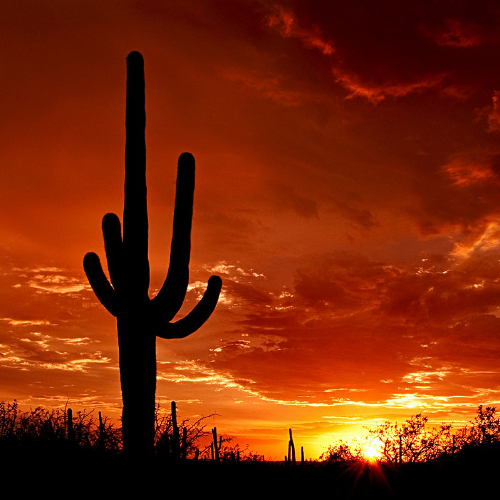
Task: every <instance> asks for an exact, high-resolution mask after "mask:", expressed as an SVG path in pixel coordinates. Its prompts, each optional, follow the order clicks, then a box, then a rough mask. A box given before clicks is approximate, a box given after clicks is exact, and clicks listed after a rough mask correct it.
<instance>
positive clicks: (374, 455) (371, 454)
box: [363, 444, 381, 463]
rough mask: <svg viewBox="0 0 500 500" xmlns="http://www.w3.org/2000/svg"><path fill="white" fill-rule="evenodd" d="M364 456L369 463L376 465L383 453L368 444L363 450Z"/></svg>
mask: <svg viewBox="0 0 500 500" xmlns="http://www.w3.org/2000/svg"><path fill="white" fill-rule="evenodd" d="M363 456H364V457H365V459H366V460H367V461H368V462H370V463H375V462H377V461H378V460H379V459H380V457H381V453H380V450H379V449H378V448H377V447H375V446H373V445H371V444H368V445H366V446H365V447H364V448H363Z"/></svg>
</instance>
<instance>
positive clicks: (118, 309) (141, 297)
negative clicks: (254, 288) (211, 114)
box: [84, 52, 222, 455]
mask: <svg viewBox="0 0 500 500" xmlns="http://www.w3.org/2000/svg"><path fill="white" fill-rule="evenodd" d="M125 121H126V141H125V201H124V208H123V235H122V228H121V224H120V220H119V218H118V217H117V216H116V215H115V214H106V215H105V216H104V218H103V221H102V231H103V236H104V247H105V251H106V258H107V261H108V271H109V278H110V280H109V281H108V278H107V277H106V275H105V274H104V271H103V269H102V266H101V263H100V260H99V257H98V256H97V255H96V254H95V253H88V254H87V255H86V256H85V258H84V269H85V272H86V274H87V277H88V279H89V282H90V285H91V286H92V289H93V290H94V292H95V294H96V296H97V298H98V299H99V300H100V301H101V303H102V304H103V306H104V307H105V308H106V309H107V310H108V311H109V312H110V313H111V314H113V315H114V316H116V319H117V329H118V347H119V362H120V382H121V389H122V399H123V413H122V431H123V445H124V449H125V451H126V452H128V453H130V454H134V455H143V454H145V453H146V454H147V453H151V451H152V450H153V444H154V414H155V391H156V337H157V336H158V337H162V338H165V339H172V338H184V337H186V336H188V335H190V334H191V333H193V332H194V331H196V330H197V329H198V328H199V327H200V326H201V325H202V324H203V323H204V322H205V321H206V320H207V319H208V317H209V316H210V315H211V314H212V312H213V310H214V308H215V306H216V304H217V300H218V298H219V293H220V289H221V286H222V282H221V279H220V278H219V277H218V276H211V277H210V279H209V280H208V286H207V290H206V292H205V295H204V296H203V298H202V299H201V300H200V302H198V304H197V305H196V306H195V307H194V309H193V310H192V311H191V312H190V313H189V314H188V315H187V316H185V317H184V318H182V319H180V320H178V321H175V322H173V321H172V320H173V318H174V316H175V315H176V314H177V313H178V311H179V309H180V308H181V306H182V303H183V301H184V298H185V295H186V290H187V285H188V282H189V258H190V249H191V221H192V215H193V194H194V172H195V165H194V158H193V156H192V155H190V154H189V153H183V154H182V155H181V156H180V157H179V164H178V175H177V184H176V196H175V207H174V223H173V226H174V227H173V232H172V243H171V249H170V264H169V267H168V272H167V277H166V279H165V282H164V284H163V286H162V288H161V289H160V291H159V292H158V294H157V295H156V296H155V297H153V298H152V299H150V298H149V296H148V288H149V279H150V270H149V260H148V212H147V187H146V143H145V126H146V113H145V92H144V60H143V58H142V55H141V54H139V53H138V52H131V53H130V54H129V55H128V57H127V105H126V120H125Z"/></svg>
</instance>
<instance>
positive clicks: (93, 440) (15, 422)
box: [0, 401, 500, 498]
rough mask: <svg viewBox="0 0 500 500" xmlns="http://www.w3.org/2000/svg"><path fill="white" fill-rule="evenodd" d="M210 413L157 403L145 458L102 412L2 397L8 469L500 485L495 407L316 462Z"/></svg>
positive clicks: (419, 490)
mask: <svg viewBox="0 0 500 500" xmlns="http://www.w3.org/2000/svg"><path fill="white" fill-rule="evenodd" d="M210 417H212V415H207V416H203V417H197V418H194V419H190V418H179V416H178V414H177V407H176V404H175V402H172V404H171V407H170V408H169V409H164V408H160V407H159V406H157V407H156V411H155V439H154V454H153V455H152V456H151V457H149V459H147V460H145V459H144V458H141V460H140V461H137V460H136V459H135V460H131V457H130V456H129V455H127V454H126V453H124V452H123V442H122V429H121V427H120V426H119V425H117V423H116V422H112V421H111V420H110V419H109V418H107V417H106V416H104V415H102V413H101V412H96V411H95V410H92V411H77V412H73V411H72V410H71V409H70V408H69V407H66V408H56V409H51V410H49V409H46V408H43V407H37V408H33V409H30V410H28V411H21V410H20V408H19V405H18V403H17V401H13V402H0V459H1V462H2V465H3V468H2V469H1V470H2V471H3V472H4V474H5V475H6V476H9V477H13V474H17V473H22V474H25V473H26V472H29V474H31V475H32V476H33V477H36V476H37V475H38V478H39V481H44V480H47V478H50V477H51V474H53V473H54V471H57V474H58V475H60V476H61V477H62V478H64V480H65V481H68V482H73V481H78V480H81V475H82V474H83V472H82V471H84V470H85V471H87V472H86V473H85V474H87V475H89V474H90V476H89V477H93V476H92V474H94V473H97V472H96V471H98V472H99V474H100V475H101V476H102V481H103V483H102V484H107V485H108V486H109V487H110V488H111V487H112V488H115V487H118V488H120V487H123V488H127V487H128V485H129V484H130V481H132V480H134V481H138V482H140V484H141V487H148V485H149V486H152V485H153V484H154V481H153V478H154V477H161V476H165V477H170V478H173V479H175V480H179V481H187V482H189V481H192V484H191V486H190V487H191V488H192V489H193V491H194V490H199V491H204V488H205V487H206V485H207V484H210V482H211V481H215V482H216V483H218V482H220V483H221V484H226V485H227V486H228V487H229V486H230V485H231V486H232V487H233V486H234V485H235V484H237V485H240V486H241V485H245V488H248V489H249V491H250V490H255V491H257V490H259V489H263V490H265V491H269V492H272V491H274V492H275V493H277V494H278V493H279V492H280V491H281V492H283V491H286V492H289V493H294V492H303V493H308V492H309V493H311V494H312V493H314V492H315V491H321V490H322V489H323V488H325V487H329V488H331V489H332V491H333V490H335V491H336V492H337V497H338V498H368V497H367V495H370V498H416V497H419V496H421V495H422V494H424V493H425V495H426V498H441V497H443V496H445V497H446V495H456V494H457V493H458V492H459V493H463V492H465V491H469V490H471V491H472V490H473V489H474V491H481V488H483V487H484V488H485V487H486V486H487V485H489V484H490V483H491V482H492V481H494V477H496V476H495V471H496V470H497V467H498V465H500V460H499V457H500V417H499V416H498V415H497V412H496V408H495V407H493V406H486V407H484V406H479V407H478V409H477V413H476V415H475V417H474V418H473V419H472V420H471V421H470V422H469V423H468V424H467V425H465V426H462V427H457V428H455V427H453V426H452V425H450V424H440V425H437V426H435V425H430V424H429V421H428V417H426V416H423V415H421V414H417V415H413V416H411V417H410V418H408V419H407V420H406V421H405V422H403V423H397V422H385V423H383V424H380V425H378V426H377V427H375V428H370V429H365V435H364V436H360V438H359V439H358V440H357V441H353V442H343V441H335V442H333V443H331V444H330V445H329V446H328V449H327V450H326V451H325V452H324V453H323V454H322V456H321V457H319V458H318V459H316V460H311V459H308V460H304V450H303V447H302V446H300V448H299V447H298V446H297V450H298V449H300V450H301V452H300V455H299V453H297V455H298V456H297V458H295V453H294V450H295V443H294V442H293V441H294V438H293V436H292V432H291V431H290V430H289V431H288V433H289V442H288V454H284V459H283V460H280V461H269V460H266V459H265V457H263V456H262V455H260V454H259V453H256V452H254V451H251V450H249V448H248V446H241V445H240V444H239V443H237V442H235V439H233V438H231V437H230V436H227V435H224V434H223V433H220V432H219V431H218V430H217V429H216V428H215V427H213V428H210V427H209V426H208V423H209V421H210ZM284 435H286V429H284ZM299 444H300V443H299ZM373 450H377V452H376V453H375V454H374V453H372V451H373ZM284 451H285V452H286V451H287V450H284ZM89 470H92V471H94V472H92V473H91V472H89ZM6 471H7V472H6ZM145 476H146V477H147V479H143V478H144V477H145ZM118 477H119V478H120V480H119V481H118V482H116V479H117V478H118ZM139 478H140V481H139ZM115 482H116V484H115ZM389 493H390V494H389ZM270 494H271V493H270ZM223 496H224V495H223Z"/></svg>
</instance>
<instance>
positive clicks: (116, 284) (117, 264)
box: [102, 214, 123, 290]
mask: <svg viewBox="0 0 500 500" xmlns="http://www.w3.org/2000/svg"><path fill="white" fill-rule="evenodd" d="M102 234H103V237H104V249H105V251H106V260H107V261H108V271H109V277H110V281H111V284H112V285H113V288H114V289H115V290H120V289H121V285H122V280H121V276H122V273H123V266H122V256H123V242H122V236H121V234H122V233H121V224H120V219H119V218H118V216H117V215H115V214H106V215H105V216H104V217H103V219H102Z"/></svg>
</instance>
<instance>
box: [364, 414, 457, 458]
mask: <svg viewBox="0 0 500 500" xmlns="http://www.w3.org/2000/svg"><path fill="white" fill-rule="evenodd" d="M427 422H428V417H425V416H422V414H420V413H419V414H418V415H413V416H411V417H410V418H409V419H408V420H406V421H405V423H403V424H401V425H400V424H398V423H397V422H395V423H393V422H384V423H383V424H381V425H379V426H377V427H376V428H375V429H370V430H369V431H368V432H369V434H370V435H371V436H372V438H375V439H376V440H378V442H379V443H380V444H381V454H382V457H383V459H384V460H385V461H386V462H389V463H405V462H426V461H429V460H434V459H436V458H438V457H439V456H441V455H442V454H443V453H447V452H449V451H450V450H451V447H452V437H451V425H449V424H441V425H439V426H437V427H432V428H431V429H430V430H428V429H427V428H426V426H427Z"/></svg>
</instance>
